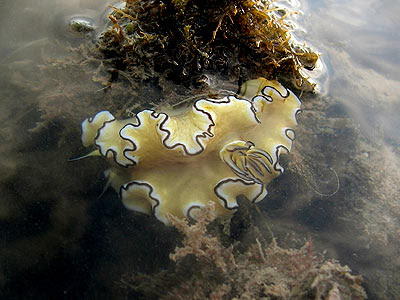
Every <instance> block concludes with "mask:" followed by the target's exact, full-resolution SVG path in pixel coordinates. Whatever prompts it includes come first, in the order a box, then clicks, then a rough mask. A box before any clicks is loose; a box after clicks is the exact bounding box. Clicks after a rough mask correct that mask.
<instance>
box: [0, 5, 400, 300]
mask: <svg viewBox="0 0 400 300" xmlns="http://www.w3.org/2000/svg"><path fill="white" fill-rule="evenodd" d="M292 5H294V6H295V7H296V5H298V6H297V7H298V8H299V9H300V10H301V11H302V12H303V14H302V15H300V16H299V17H298V18H299V19H298V22H299V24H300V25H301V27H302V28H303V29H304V30H305V31H304V32H303V33H302V34H301V33H298V38H299V39H300V40H301V39H306V40H307V42H309V43H310V44H311V45H312V46H313V47H315V48H316V49H317V50H318V51H319V52H320V53H321V54H322V59H323V62H324V65H325V68H326V73H325V75H324V76H322V77H320V78H319V79H317V80H319V82H320V90H321V94H320V95H316V96H310V95H306V96H305V97H304V99H303V102H304V107H303V116H302V117H301V118H300V123H301V126H300V127H299V129H298V133H297V140H296V143H295V145H294V151H293V152H294V154H293V156H292V157H290V158H289V159H288V162H286V165H287V166H286V173H285V174H284V175H283V176H281V177H280V178H279V179H278V180H276V181H275V182H273V183H272V184H271V185H270V186H269V188H268V189H269V192H270V195H269V196H268V197H269V198H268V199H267V200H265V201H263V202H261V203H260V205H259V207H260V209H261V210H262V212H263V214H262V216H263V217H265V222H268V223H269V224H270V227H271V229H272V231H273V232H274V233H275V234H276V236H277V237H278V240H280V241H281V243H282V244H285V243H287V244H288V245H291V244H290V241H289V239H288V238H287V236H291V237H294V238H293V239H294V240H296V241H300V242H301V241H303V240H304V237H305V236H307V235H310V236H311V238H312V240H313V244H314V249H315V251H317V252H322V251H324V250H326V256H327V257H333V258H335V259H338V260H339V261H340V262H341V263H342V264H347V265H349V266H350V267H351V269H352V270H353V271H354V272H355V273H357V274H361V275H362V276H363V277H364V279H365V283H364V287H365V288H366V290H367V293H368V294H369V297H370V298H371V299H396V298H397V297H398V295H400V289H399V286H400V272H399V271H398V270H399V269H400V259H399V257H400V255H399V249H400V247H399V243H400V242H399V241H400V197H399V195H400V190H399V187H398V182H400V171H399V167H400V161H399V157H400V156H399V152H400V151H399V144H400V134H399V133H398V132H399V129H400V121H399V118H398V115H399V113H400V85H399V78H400V68H399V67H400V65H399V61H400V36H399V34H398V30H397V28H398V26H399V25H400V19H399V18H398V15H399V13H400V7H399V5H398V3H397V1H396V0H390V1H378V0H368V1H362V0H353V1H334V0H325V1H322V0H319V1H312V0H309V1H307V2H306V1H300V2H299V3H297V1H292ZM105 10H106V5H105V4H102V5H101V6H99V5H98V3H97V1H94V0H81V1H77V0H76V1H40V2H39V3H35V4H33V3H31V2H29V1H24V0H20V1H12V2H11V1H8V2H6V1H0V16H1V22H2V26H1V31H0V38H1V40H2V43H1V45H0V119H1V123H2V124H3V126H2V127H1V129H0V153H1V154H2V156H3V159H2V160H1V161H0V224H1V226H0V232H1V234H0V245H1V247H0V290H1V291H0V295H1V298H4V299H30V298H32V299H53V298H54V299H62V298H65V299H68V298H71V299H75V298H78V297H79V298H84V299H108V298H115V299H119V298H120V297H121V295H122V293H121V291H120V288H119V287H118V285H116V284H115V283H116V282H118V280H119V278H120V276H121V274H124V273H126V272H129V271H130V270H132V271H141V272H146V271H154V270H157V268H159V267H160V266H162V267H165V266H166V265H168V263H169V260H168V253H169V252H170V251H171V250H172V249H173V248H174V247H175V245H174V244H173V243H171V240H168V238H165V237H169V238H171V237H173V236H174V232H172V231H171V230H170V229H168V228H165V227H164V226H163V225H162V224H159V223H158V222H155V221H154V222H151V220H150V219H148V218H147V217H144V216H140V215H137V214H133V213H132V212H129V211H127V210H126V209H125V208H124V207H123V206H122V205H121V203H120V201H119V200H118V198H117V196H116V195H115V193H114V192H113V191H111V190H109V191H107V192H106V193H105V194H104V196H103V197H101V198H100V199H97V197H98V195H99V194H100V193H101V192H102V187H103V186H104V184H105V180H104V178H103V176H102V174H101V171H102V170H104V168H105V165H104V163H102V162H101V161H100V160H96V159H93V160H85V161H82V162H79V163H68V162H67V159H68V158H69V157H72V156H75V155H77V154H79V153H82V152H79V151H83V149H82V148H79V147H80V137H79V126H80V121H81V120H83V119H84V118H86V117H88V116H91V115H93V114H94V113H95V112H97V111H99V110H102V109H103V108H104V107H109V106H110V105H111V104H110V101H118V99H113V93H116V94H117V91H116V90H115V91H114V92H109V93H104V92H103V91H101V87H99V85H98V84H96V83H94V82H93V80H92V75H93V74H91V72H92V73H93V72H94V70H96V68H97V67H98V65H96V64H95V63H94V64H93V65H89V66H88V65H82V66H78V67H79V71H77V69H76V68H77V66H76V65H73V66H71V65H66V66H63V67H60V68H55V69H51V70H49V69H47V68H45V67H43V66H44V65H45V64H46V63H47V61H48V59H49V58H52V59H55V58H61V57H64V56H65V55H66V54H67V50H66V46H67V45H72V46H76V45H78V44H79V43H81V42H82V41H85V40H91V39H93V38H95V36H96V34H97V33H98V32H100V31H101V29H102V28H103V27H104V26H105V24H106V22H107V21H106V19H105V17H104V16H105V14H104V12H105ZM80 15H84V16H87V17H90V18H92V19H93V22H94V23H95V24H96V26H97V28H96V30H97V32H95V33H93V34H91V33H89V34H88V35H87V36H82V35H81V34H76V33H73V32H70V31H69V30H68V28H67V27H66V26H65V23H66V20H68V18H69V17H72V16H75V17H76V16H78V17H79V16H80ZM28 24H30V25H28ZM31 24H33V25H31ZM71 74H73V75H71ZM88 74H89V75H88ZM99 80H100V79H99ZM82 86H84V87H85V88H84V89H82ZM139 97H142V96H140V95H139ZM147 97H153V98H150V99H151V100H157V97H158V91H153V92H152V93H149V94H147ZM77 98H79V99H81V100H79V99H78V100H79V101H78V100H77ZM142 98H143V97H142ZM119 100H120V101H121V103H122V104H121V106H122V107H123V105H124V104H123V101H122V100H121V99H119ZM43 116H44V117H43ZM331 170H334V171H331ZM335 173H336V174H337V175H338V178H339V190H338V191H337V192H335V191H336V187H337V186H336V183H337V181H336V177H335ZM328 195H329V196H328ZM149 224H150V225H149ZM143 249H146V251H144V250H143Z"/></svg>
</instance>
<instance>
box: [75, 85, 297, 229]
mask: <svg viewBox="0 0 400 300" xmlns="http://www.w3.org/2000/svg"><path fill="white" fill-rule="evenodd" d="M299 111H300V101H299V99H298V98H297V97H296V96H295V95H294V94H293V92H291V91H290V90H288V89H286V88H284V87H283V86H282V85H281V84H280V83H278V82H277V81H268V80H266V79H264V78H259V79H255V80H250V81H247V82H245V83H244V84H243V85H242V86H241V89H240V93H239V95H229V96H226V97H224V98H222V99H200V100H197V101H196V102H194V104H193V105H192V106H191V107H190V109H189V110H187V111H185V112H179V113H176V114H175V115H172V114H170V115H168V114H166V113H162V112H156V111H153V110H143V111H141V112H139V113H138V114H136V115H135V116H134V117H133V118H130V119H126V120H117V119H116V118H115V117H114V116H113V115H112V114H111V113H110V112H108V111H102V112H99V113H97V114H96V115H95V116H94V117H93V118H89V119H86V120H85V121H83V123H82V143H83V145H84V146H85V147H90V146H91V147H93V148H95V150H93V151H92V152H91V153H89V154H88V155H86V156H85V157H87V156H95V155H96V156H102V157H104V158H106V159H107V160H109V162H110V169H109V170H107V171H106V176H107V177H108V184H109V185H111V186H112V187H113V188H114V189H115V190H116V191H117V192H119V195H120V197H121V199H122V202H123V204H124V205H125V207H127V208H128V209H131V210H134V211H137V212H141V213H145V214H153V215H154V216H155V217H156V218H157V219H159V220H160V221H162V222H163V223H165V224H168V220H167V217H166V216H167V214H168V213H169V214H172V215H175V216H177V217H180V218H184V217H186V218H194V215H193V210H195V209H198V208H200V207H201V206H205V204H206V203H207V202H208V201H214V202H215V210H216V214H217V215H228V214H231V213H232V212H233V211H235V210H236V209H237V208H238V203H237V201H236V200H237V197H238V196H240V195H243V196H245V197H246V198H247V199H249V200H250V201H252V202H258V201H260V200H262V199H263V198H265V196H266V195H267V189H266V186H267V184H268V183H269V182H270V181H271V180H272V179H274V178H275V177H277V176H278V175H279V174H281V173H282V172H283V168H282V167H281V166H280V165H279V156H280V154H281V153H288V152H289V151H290V149H291V146H292V142H293V140H294V139H295V132H294V130H293V128H294V127H295V126H296V125H297V121H296V116H297V113H298V112H299Z"/></svg>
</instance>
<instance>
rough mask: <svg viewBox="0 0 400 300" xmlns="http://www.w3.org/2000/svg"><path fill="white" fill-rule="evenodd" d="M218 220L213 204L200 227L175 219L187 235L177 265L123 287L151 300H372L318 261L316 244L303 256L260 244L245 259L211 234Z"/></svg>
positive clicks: (356, 281)
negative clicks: (314, 247) (214, 223)
mask: <svg viewBox="0 0 400 300" xmlns="http://www.w3.org/2000/svg"><path fill="white" fill-rule="evenodd" d="M215 217H216V214H215V212H214V204H213V203H212V202H209V203H208V205H207V206H205V207H202V208H201V209H199V210H197V211H196V219H197V222H196V223H195V224H189V222H188V221H186V220H182V219H179V218H176V217H174V216H172V215H169V216H168V219H169V222H170V223H172V225H173V226H175V228H176V229H177V230H178V231H180V232H181V233H183V235H184V239H183V245H182V246H181V247H177V248H176V249H175V251H174V253H172V254H170V258H171V259H172V260H173V261H174V262H176V265H175V266H174V268H173V269H171V270H168V271H162V272H160V273H157V274H155V275H142V274H140V275H138V274H135V275H131V274H130V275H125V276H123V278H122V279H121V285H122V287H124V288H126V289H127V290H132V289H133V290H135V291H137V292H140V293H141V294H142V295H143V296H144V297H145V299H215V300H217V299H243V300H244V299H282V300H286V299H287V300H289V299H299V300H300V299H310V300H325V299H327V300H333V299H353V300H362V299H366V294H365V292H364V290H363V288H362V287H361V282H362V279H361V277H360V276H355V275H352V274H351V273H350V272H351V270H350V269H349V268H348V267H347V266H341V265H339V264H338V263H337V262H336V261H333V260H324V259H323V258H322V257H319V256H314V254H313V252H312V243H311V241H307V242H306V244H305V245H304V246H303V247H302V248H301V249H298V250H297V249H283V248H280V247H279V246H278V245H277V243H276V241H275V240H272V242H271V243H270V245H269V246H265V245H264V244H263V243H261V242H260V241H259V240H258V239H256V241H255V243H254V244H253V245H251V246H250V247H248V249H247V250H246V251H245V252H244V253H239V252H238V251H236V250H235V249H234V247H233V246H230V247H225V246H223V245H222V243H221V242H220V241H219V239H218V238H217V237H215V236H213V235H211V234H209V233H208V232H207V226H208V225H209V224H210V223H211V222H212V221H214V219H215Z"/></svg>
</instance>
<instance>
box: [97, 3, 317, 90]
mask: <svg viewBox="0 0 400 300" xmlns="http://www.w3.org/2000/svg"><path fill="white" fill-rule="evenodd" d="M125 2H126V5H125V7H123V8H121V9H120V8H116V7H113V13H111V14H110V15H109V18H110V20H111V22H110V24H111V26H110V27H109V29H108V30H107V31H106V32H105V33H104V34H103V35H102V37H101V38H100V41H99V49H100V51H101V52H102V53H103V55H104V56H105V58H106V59H107V61H109V62H111V63H112V65H113V67H114V68H115V69H116V70H117V72H118V71H119V72H122V73H123V76H126V75H127V76H129V77H131V78H134V79H139V80H146V79H153V78H158V77H160V76H163V77H165V78H167V79H170V80H172V81H173V82H175V83H180V84H184V85H185V86H191V85H195V84H198V82H197V81H198V78H199V75H201V74H203V73H204V72H210V71H213V72H216V73H218V74H222V75H227V76H229V77H230V78H231V79H235V80H238V79H240V80H247V79H250V78H257V77H260V76H262V77H265V78H267V79H270V80H272V79H278V77H279V80H280V81H282V82H283V83H285V84H288V85H290V86H291V87H292V88H298V89H302V90H313V89H314V84H313V83H311V82H310V81H308V78H307V77H306V76H305V75H304V73H302V69H307V70H313V69H314V68H315V66H316V63H317V60H318V57H319V56H318V54H316V53H315V52H314V51H313V50H311V49H310V48H309V47H306V46H305V45H303V44H299V43H298V42H296V41H295V40H294V39H292V33H291V28H290V25H289V24H288V23H286V22H285V21H286V18H287V16H288V15H290V14H293V13H295V12H289V11H288V9H286V8H279V7H277V6H276V3H274V1H271V0H208V1H203V0H164V1H157V0H154V1H141V0H125ZM114 76H115V74H114Z"/></svg>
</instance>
